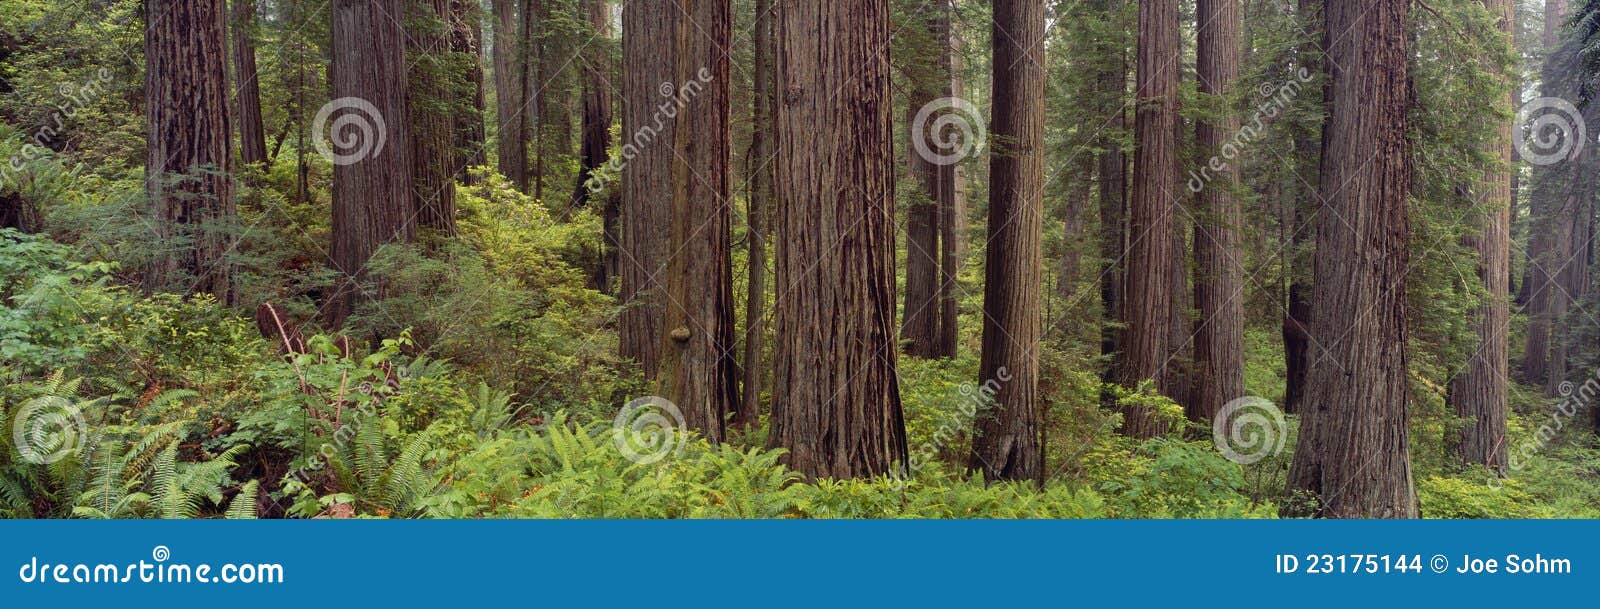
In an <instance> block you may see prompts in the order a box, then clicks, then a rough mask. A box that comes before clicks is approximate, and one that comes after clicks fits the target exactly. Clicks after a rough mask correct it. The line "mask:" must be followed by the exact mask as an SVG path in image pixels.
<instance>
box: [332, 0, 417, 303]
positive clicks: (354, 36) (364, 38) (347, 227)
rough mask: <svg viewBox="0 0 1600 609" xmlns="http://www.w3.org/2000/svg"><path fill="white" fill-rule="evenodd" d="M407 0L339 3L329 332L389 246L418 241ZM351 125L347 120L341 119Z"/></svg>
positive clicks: (344, 0)
mask: <svg viewBox="0 0 1600 609" xmlns="http://www.w3.org/2000/svg"><path fill="white" fill-rule="evenodd" d="M403 7H404V2H402V1H401V0H334V3H333V20H332V22H331V24H330V27H329V30H330V33H331V34H332V38H333V42H332V47H331V48H332V54H333V66H332V67H331V68H330V70H329V72H331V74H332V78H331V80H332V85H333V97H334V99H335V100H336V102H335V103H334V104H333V105H332V106H330V108H333V109H334V110H335V112H334V113H333V114H332V115H330V116H329V117H328V119H329V121H328V124H329V125H330V126H331V127H332V128H333V129H335V130H337V129H338V128H339V126H340V125H341V124H343V125H345V126H346V130H345V131H342V132H336V133H329V134H328V136H329V139H332V140H333V141H334V142H335V143H336V144H340V143H352V142H353V143H355V145H354V146H351V147H343V146H336V147H334V148H332V149H331V150H332V151H333V152H334V153H335V154H336V155H339V156H338V157H337V158H338V159H339V160H337V161H336V162H335V163H334V165H333V251H332V254H331V256H332V258H333V265H334V270H335V271H336V272H338V273H339V275H340V278H339V279H338V280H337V282H336V284H335V293H334V295H333V296H332V299H331V302H329V303H328V306H327V307H326V308H325V309H324V314H325V316H326V318H327V324H328V326H329V327H332V328H337V327H339V326H341V325H343V324H344V320H345V319H346V318H347V317H348V316H349V315H350V313H351V311H352V310H353V308H354V306H355V302H356V300H357V299H358V298H365V297H367V296H370V295H369V294H366V293H365V291H364V290H363V289H362V288H361V287H360V285H359V282H360V281H361V280H362V279H363V277H364V276H365V274H366V265H367V261H368V259H369V258H371V257H372V255H373V253H375V252H377V250H378V248H380V247H382V246H383V245H384V244H387V243H391V242H409V241H412V240H413V239H414V238H415V236H416V225H415V223H414V222H413V221H412V218H413V217H414V215H415V213H416V210H415V206H414V202H413V201H414V199H413V198H412V196H411V184H412V182H411V154H410V153H411V149H410V146H408V143H409V142H410V141H411V139H410V135H411V134H410V129H409V126H408V121H407V120H406V117H407V113H406V105H407V104H406V62H405V48H406V34H405V30H403V29H402V27H401V25H400V22H398V21H396V20H394V19H392V18H390V16H392V15H399V14H402V9H403ZM341 118H344V119H348V121H341V120H340V119H341Z"/></svg>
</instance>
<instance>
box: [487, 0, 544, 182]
mask: <svg viewBox="0 0 1600 609" xmlns="http://www.w3.org/2000/svg"><path fill="white" fill-rule="evenodd" d="M533 1H534V0H523V3H524V4H529V3H532V2H533ZM493 2H494V26H493V41H494V90H495V133H496V138H497V142H496V147H495V152H496V155H495V160H496V162H497V163H499V167H500V174H501V175H504V176H505V177H506V179H507V180H510V181H511V183H512V184H515V185H516V187H517V189H519V190H522V191H523V192H527V190H528V156H527V150H528V139H527V132H526V129H525V128H524V125H523V124H522V107H523V105H524V103H525V102H524V101H523V98H522V80H523V79H522V71H521V65H522V62H521V61H519V60H518V57H519V55H520V53H519V52H518V46H517V38H518V36H517V8H516V2H515V1H514V0H493ZM524 10H527V9H526V7H524ZM522 35H523V36H526V35H527V33H526V32H524V33H523V34H522Z"/></svg>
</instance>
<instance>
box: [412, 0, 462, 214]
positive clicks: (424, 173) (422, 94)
mask: <svg viewBox="0 0 1600 609" xmlns="http://www.w3.org/2000/svg"><path fill="white" fill-rule="evenodd" d="M418 6H420V7H421V10H420V11H419V13H420V14H417V15H415V16H414V17H413V19H416V20H426V21H427V22H431V23H428V25H427V26H426V27H422V28H418V29H417V31H415V32H412V33H411V34H409V35H407V38H406V39H407V40H408V41H410V55H409V56H408V58H407V61H406V65H408V66H410V72H411V75H410V76H411V80H410V83H411V87H410V90H411V91H413V92H415V94H416V95H415V99H414V100H410V101H409V102H408V103H407V106H408V107H409V109H410V121H411V124H410V133H411V142H410V146H411V180H412V186H411V192H412V195H413V196H414V197H415V199H416V203H415V205H416V215H417V218H416V223H417V226H419V227H421V228H426V229H431V230H432V231H433V232H435V233H436V234H437V235H438V236H441V237H449V236H453V235H455V233H456V186H455V179H454V175H455V171H454V168H455V162H456V159H455V155H454V150H453V149H452V148H451V144H452V143H453V142H454V139H455V138H454V128H455V120H454V119H453V118H452V117H451V110H450V108H451V107H453V106H454V101H455V100H454V99H452V96H453V95H455V89H454V88H453V87H452V86H451V83H450V82H449V81H448V80H447V79H441V78H439V77H438V74H439V73H441V72H443V71H444V70H445V66H446V62H447V61H448V54H449V52H450V44H451V33H452V32H451V28H449V27H447V26H448V24H449V23H450V0H426V1H425V2H420V3H418Z"/></svg>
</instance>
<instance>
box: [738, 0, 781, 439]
mask: <svg viewBox="0 0 1600 609" xmlns="http://www.w3.org/2000/svg"><path fill="white" fill-rule="evenodd" d="M776 20H777V19H776V17H775V15H774V14H773V2H772V0H756V19H755V29H756V31H755V47H756V48H755V76H754V78H755V83H754V89H755V90H754V91H753V92H752V93H751V95H750V98H751V105H752V108H751V114H752V120H753V121H754V123H755V128H753V129H751V131H750V152H749V154H747V155H745V167H746V169H747V170H748V172H749V175H748V177H747V182H748V184H749V193H748V197H749V198H748V205H749V210H748V213H746V214H745V219H746V231H745V232H746V235H745V242H746V243H747V244H748V246H749V257H748V259H749V264H748V265H747V266H748V267H749V269H750V274H749V288H748V292H747V294H746V297H745V308H744V325H745V330H744V368H743V369H742V372H743V375H744V382H743V386H742V387H741V391H742V393H741V395H740V397H741V400H740V402H739V410H738V412H736V413H734V417H733V424H734V425H735V426H737V427H743V428H746V429H754V428H756V427H758V426H759V425H760V418H761V385H762V381H763V380H764V378H765V376H766V370H767V368H766V367H765V366H763V365H762V362H761V352H762V349H761V344H762V342H763V340H765V337H766V330H767V319H766V318H767V231H768V225H769V223H768V222H767V215H768V213H770V210H771V209H772V200H773V192H772V170H773V167H772V150H773V146H772V134H774V133H776V131H777V123H775V122H774V121H773V103H774V102H775V101H776V100H777V87H776V83H777V79H776V78H774V77H775V76H776V71H775V67H774V65H773V57H774V55H775V54H776V51H777V47H776V46H775V44H776V42H775V40H774V38H773V30H774V27H773V24H774V22H775V21H776Z"/></svg>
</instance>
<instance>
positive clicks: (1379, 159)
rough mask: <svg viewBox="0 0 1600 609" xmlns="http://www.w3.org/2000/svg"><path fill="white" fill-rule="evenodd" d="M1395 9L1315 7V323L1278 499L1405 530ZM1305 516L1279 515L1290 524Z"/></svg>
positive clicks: (1400, 38)
mask: <svg viewBox="0 0 1600 609" xmlns="http://www.w3.org/2000/svg"><path fill="white" fill-rule="evenodd" d="M1409 5H1410V2H1408V1H1407V0H1327V15H1328V21H1327V27H1328V31H1330V32H1348V34H1346V35H1344V36H1336V37H1334V38H1333V45H1332V47H1331V48H1330V49H1329V56H1328V59H1329V67H1330V70H1331V76H1332V87H1333V89H1332V104H1331V106H1330V114H1329V117H1328V130H1327V136H1328V137H1327V141H1326V145H1325V147H1324V152H1325V154H1324V155H1323V159H1322V175H1321V186H1322V191H1323V198H1324V200H1325V201H1326V205H1327V206H1328V208H1329V211H1328V213H1324V214H1320V215H1319V216H1317V257H1316V279H1315V288H1314V290H1315V291H1314V296H1313V302H1314V303H1315V305H1314V306H1315V307H1316V315H1315V317H1314V318H1313V319H1312V325H1311V334H1312V336H1314V337H1316V338H1317V339H1318V343H1317V344H1318V346H1319V347H1320V348H1319V353H1317V354H1316V356H1315V357H1313V358H1312V363H1311V372H1310V376H1309V381H1308V386H1307V388H1306V403H1305V405H1304V408H1302V409H1301V413H1302V419H1301V420H1302V422H1301V428H1300V438H1299V446H1298V448H1297V449H1296V450H1295V453H1294V464H1293V466H1292V469H1291V471H1290V474H1289V489H1290V490H1291V491H1303V492H1309V493H1311V494H1313V495H1315V496H1316V497H1317V499H1318V501H1317V505H1316V508H1315V512H1314V513H1315V514H1316V515H1318V516H1324V517H1332V518H1414V517H1416V516H1417V498H1416V492H1415V490H1414V488H1413V486H1412V476H1411V460H1410V456H1409V448H1410V447H1409V442H1408V438H1407V433H1408V432H1407V429H1406V420H1407V410H1406V404H1407V402H1408V401H1409V391H1410V388H1409V386H1408V380H1407V377H1406V373H1407V370H1408V363H1409V362H1408V361H1407V355H1406V339H1407V331H1406V311H1405V295H1406V289H1405V286H1406V281H1405V279H1406V278H1405V274H1406V270H1407V265H1408V262H1409V259H1410V255H1409V252H1408V250H1407V239H1408V231H1409V226H1408V223H1407V216H1406V199H1407V195H1408V193H1409V192H1410V186H1411V165H1410V159H1409V156H1408V155H1409V151H1408V149H1407V148H1408V146H1407V141H1406V118H1407V116H1406V111H1407V108H1408V106H1409V102H1410V96H1409V89H1408V87H1409V80H1408V78H1409V75H1408V74H1407V72H1408V67H1409V66H1408V65H1407V63H1408V57H1407V46H1408V43H1407V36H1408V33H1407V29H1406V11H1407V9H1408V7H1409ZM1304 509H1305V508H1304V506H1301V505H1298V504H1291V505H1289V506H1286V508H1285V511H1286V512H1289V513H1296V512H1300V511H1303V510H1304Z"/></svg>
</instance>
